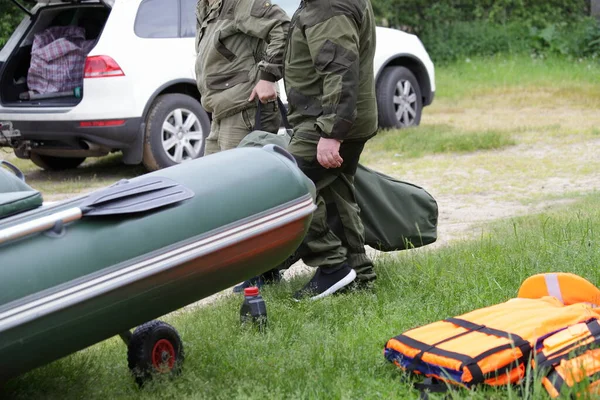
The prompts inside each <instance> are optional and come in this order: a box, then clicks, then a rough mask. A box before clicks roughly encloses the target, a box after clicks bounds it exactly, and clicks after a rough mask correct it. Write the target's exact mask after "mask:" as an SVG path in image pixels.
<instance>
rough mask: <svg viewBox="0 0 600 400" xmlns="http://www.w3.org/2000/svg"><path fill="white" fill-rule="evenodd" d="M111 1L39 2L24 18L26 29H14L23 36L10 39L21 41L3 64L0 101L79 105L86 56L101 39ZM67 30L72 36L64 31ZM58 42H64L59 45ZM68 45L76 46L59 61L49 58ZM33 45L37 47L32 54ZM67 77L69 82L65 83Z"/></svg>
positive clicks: (16, 104) (15, 104) (26, 104)
mask: <svg viewBox="0 0 600 400" xmlns="http://www.w3.org/2000/svg"><path fill="white" fill-rule="evenodd" d="M111 4H112V1H110V2H109V0H104V1H100V0H97V1H83V2H75V1H73V2H69V1H68V0H67V1H64V0H63V1H58V0H38V5H37V6H36V7H34V8H33V11H32V12H31V13H30V14H31V16H30V17H29V16H26V17H25V18H26V20H28V21H27V22H28V26H27V28H26V29H25V30H24V32H22V33H21V32H18V31H17V32H15V35H17V36H18V35H21V37H14V38H11V40H12V39H16V41H17V44H16V46H15V47H14V49H13V50H12V52H11V53H10V55H9V56H8V58H7V59H6V60H5V62H4V63H3V64H2V65H1V67H0V103H1V104H2V105H3V106H5V107H65V106H66V107H68V106H74V105H76V104H78V103H79V102H80V101H81V99H82V98H83V95H84V94H83V76H84V67H85V56H86V55H87V53H88V52H89V51H90V50H91V49H92V48H93V47H94V46H95V44H96V42H97V41H98V39H99V38H100V35H101V33H102V30H103V29H104V25H105V24H106V21H107V20H108V16H109V14H110V11H111V8H110V5H111ZM23 11H24V12H27V10H26V9H24V10H23ZM66 32H68V33H69V35H65V33H66ZM73 33H76V35H73ZM61 36H63V37H61ZM59 40H60V41H62V43H60V44H59V43H58V41H59ZM65 43H66V45H67V47H70V48H72V49H77V50H76V51H74V50H71V52H70V53H68V54H66V55H64V56H62V59H60V58H59V59H58V61H57V60H48V59H47V57H56V51H57V49H64V44H65ZM53 46H55V47H53ZM32 49H35V53H34V54H33V56H32ZM32 59H33V63H32ZM53 71H55V72H56V73H53ZM67 71H68V73H67ZM57 74H58V75H61V77H57V76H56V75H57ZM63 75H64V76H63ZM67 76H68V77H67ZM50 77H53V78H52V79H51V78H50ZM53 79H54V80H53ZM67 79H68V82H61V81H62V80H67ZM49 82H50V84H48V83H49ZM56 82H59V83H60V84H58V85H57V84H56Z"/></svg>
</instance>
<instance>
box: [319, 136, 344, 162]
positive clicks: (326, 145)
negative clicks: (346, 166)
mask: <svg viewBox="0 0 600 400" xmlns="http://www.w3.org/2000/svg"><path fill="white" fill-rule="evenodd" d="M340 144H341V142H340V141H339V140H337V139H328V138H324V137H322V138H320V139H319V143H318V144H317V161H319V164H321V165H322V166H323V167H325V168H339V167H341V166H342V163H343V162H344V160H343V159H342V157H341V156H340Z"/></svg>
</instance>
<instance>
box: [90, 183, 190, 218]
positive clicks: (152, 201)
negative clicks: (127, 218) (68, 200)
mask: <svg viewBox="0 0 600 400" xmlns="http://www.w3.org/2000/svg"><path fill="white" fill-rule="evenodd" d="M192 197H194V192H192V191H191V190H190V189H188V188H186V187H185V186H181V185H176V186H171V187H167V188H163V189H157V190H153V191H148V192H142V193H139V194H135V195H130V196H125V197H120V198H116V199H113V200H111V201H103V202H101V203H98V204H96V205H93V206H91V207H90V208H88V209H87V210H85V211H84V215H85V216H103V215H104V216H106V215H119V214H132V213H141V212H145V211H150V210H154V209H158V208H161V207H165V206H168V205H171V204H175V203H179V202H181V201H184V200H187V199H190V198H192Z"/></svg>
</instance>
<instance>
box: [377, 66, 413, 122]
mask: <svg viewBox="0 0 600 400" xmlns="http://www.w3.org/2000/svg"><path fill="white" fill-rule="evenodd" d="M377 109H378V116H379V126H380V127H382V128H407V127H409V126H417V125H419V123H421V113H422V111H423V96H422V94H421V87H420V86H419V82H418V81H417V78H415V76H414V74H413V73H412V72H411V71H410V70H409V69H408V68H405V67H387V68H386V69H384V70H383V72H382V75H381V77H380V78H379V80H378V81H377Z"/></svg>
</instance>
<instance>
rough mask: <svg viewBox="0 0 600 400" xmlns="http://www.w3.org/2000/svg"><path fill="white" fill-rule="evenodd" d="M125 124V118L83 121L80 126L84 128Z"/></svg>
mask: <svg viewBox="0 0 600 400" xmlns="http://www.w3.org/2000/svg"><path fill="white" fill-rule="evenodd" d="M121 125H125V120H124V119H110V120H101V121H81V122H80V123H79V126H80V127H82V128H92V127H106V126H121Z"/></svg>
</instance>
